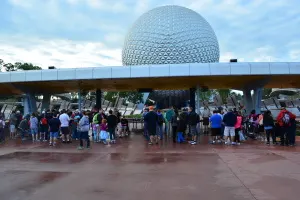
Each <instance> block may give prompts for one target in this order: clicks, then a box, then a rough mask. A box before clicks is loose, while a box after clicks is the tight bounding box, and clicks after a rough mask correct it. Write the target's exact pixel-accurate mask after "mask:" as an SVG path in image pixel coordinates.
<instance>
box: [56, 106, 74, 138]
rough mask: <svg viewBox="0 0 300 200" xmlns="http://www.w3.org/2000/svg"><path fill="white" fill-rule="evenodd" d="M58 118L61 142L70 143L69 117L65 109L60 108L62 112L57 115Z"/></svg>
mask: <svg viewBox="0 0 300 200" xmlns="http://www.w3.org/2000/svg"><path fill="white" fill-rule="evenodd" d="M59 120H60V123H61V125H60V130H61V133H62V142H63V143H70V142H71V141H70V131H69V123H70V117H69V115H68V114H67V112H66V110H62V114H61V115H60V116H59Z"/></svg>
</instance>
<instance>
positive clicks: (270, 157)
mask: <svg viewBox="0 0 300 200" xmlns="http://www.w3.org/2000/svg"><path fill="white" fill-rule="evenodd" d="M277 160H286V158H285V157H283V156H281V155H278V154H276V153H264V154H260V155H259V157H258V158H254V159H251V160H250V162H251V163H253V164H255V163H257V164H258V163H265V162H270V161H277Z"/></svg>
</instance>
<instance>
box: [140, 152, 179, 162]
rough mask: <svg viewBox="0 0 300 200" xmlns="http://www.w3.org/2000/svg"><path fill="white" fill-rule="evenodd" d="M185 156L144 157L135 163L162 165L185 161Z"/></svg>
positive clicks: (162, 155) (161, 155)
mask: <svg viewBox="0 0 300 200" xmlns="http://www.w3.org/2000/svg"><path fill="white" fill-rule="evenodd" d="M183 160H184V157H183V156H176V155H172V154H171V155H168V154H158V155H143V156H141V157H139V158H137V159H136V160H135V161H134V162H135V163H140V164H160V163H175V162H179V161H183Z"/></svg>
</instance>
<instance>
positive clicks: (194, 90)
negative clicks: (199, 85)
mask: <svg viewBox="0 0 300 200" xmlns="http://www.w3.org/2000/svg"><path fill="white" fill-rule="evenodd" d="M195 92H196V89H195V88H190V107H192V108H193V109H195V97H196V95H195Z"/></svg>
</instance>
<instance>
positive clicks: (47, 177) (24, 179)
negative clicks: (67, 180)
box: [0, 171, 70, 199]
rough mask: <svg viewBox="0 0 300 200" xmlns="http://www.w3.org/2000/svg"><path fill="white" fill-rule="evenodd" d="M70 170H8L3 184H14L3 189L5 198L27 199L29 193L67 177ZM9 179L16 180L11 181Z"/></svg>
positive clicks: (2, 194)
mask: <svg viewBox="0 0 300 200" xmlns="http://www.w3.org/2000/svg"><path fill="white" fill-rule="evenodd" d="M68 174H70V173H69V172H31V171H6V172H5V175H6V176H5V177H4V180H2V181H3V182H2V184H4V182H6V184H12V185H11V187H9V189H8V188H6V189H5V190H4V191H1V192H0V194H1V197H3V199H27V198H26V197H28V195H30V194H33V193H34V192H35V191H37V190H39V189H40V188H42V187H45V186H46V185H48V184H52V183H53V182H54V181H56V180H58V179H61V178H63V177H66V176H67V175H68ZM6 179H7V180H6ZM8 180H16V181H9V182H7V181H8ZM0 183H1V181H0Z"/></svg>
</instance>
